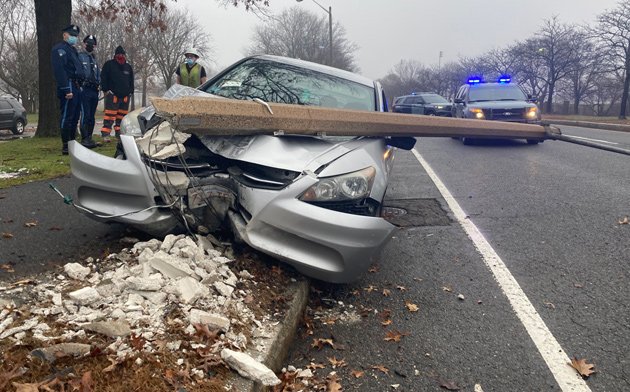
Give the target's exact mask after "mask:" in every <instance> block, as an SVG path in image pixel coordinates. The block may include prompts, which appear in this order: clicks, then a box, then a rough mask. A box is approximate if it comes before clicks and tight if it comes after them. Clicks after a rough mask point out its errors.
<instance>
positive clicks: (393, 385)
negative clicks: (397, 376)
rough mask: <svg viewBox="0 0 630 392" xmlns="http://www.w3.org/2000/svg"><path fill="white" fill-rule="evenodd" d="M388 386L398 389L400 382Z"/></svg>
mask: <svg viewBox="0 0 630 392" xmlns="http://www.w3.org/2000/svg"><path fill="white" fill-rule="evenodd" d="M390 387H392V388H393V389H398V388H400V384H392V385H390Z"/></svg>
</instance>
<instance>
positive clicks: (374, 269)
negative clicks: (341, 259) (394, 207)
mask: <svg viewBox="0 0 630 392" xmlns="http://www.w3.org/2000/svg"><path fill="white" fill-rule="evenodd" d="M626 219H627V218H626ZM368 272H370V273H375V272H378V266H376V265H373V266H371V267H370V269H369V270H368Z"/></svg>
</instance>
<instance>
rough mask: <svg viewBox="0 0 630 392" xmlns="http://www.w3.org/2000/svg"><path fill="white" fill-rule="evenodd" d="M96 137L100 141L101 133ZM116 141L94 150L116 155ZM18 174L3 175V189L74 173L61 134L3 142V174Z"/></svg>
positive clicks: (0, 168)
mask: <svg viewBox="0 0 630 392" xmlns="http://www.w3.org/2000/svg"><path fill="white" fill-rule="evenodd" d="M94 140H95V141H97V142H100V141H101V139H100V137H98V136H95V137H94ZM115 150H116V143H104V144H103V145H102V146H101V147H97V148H95V149H94V151H96V152H98V153H101V154H103V155H107V156H110V157H111V156H113V155H114V152H115ZM3 172H4V173H16V175H15V176H14V177H11V178H2V177H0V189H2V188H8V187H11V186H15V185H21V184H25V183H28V182H32V181H39V180H48V179H51V178H55V177H60V176H64V175H66V174H70V158H69V156H68V155H61V139H60V138H59V137H33V138H24V139H16V140H11V141H8V142H5V143H0V174H2V173H3Z"/></svg>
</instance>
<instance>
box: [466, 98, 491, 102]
mask: <svg viewBox="0 0 630 392" xmlns="http://www.w3.org/2000/svg"><path fill="white" fill-rule="evenodd" d="M488 101H490V100H489V99H475V100H474V101H468V102H488Z"/></svg>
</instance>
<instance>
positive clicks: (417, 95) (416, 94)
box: [396, 91, 441, 99]
mask: <svg viewBox="0 0 630 392" xmlns="http://www.w3.org/2000/svg"><path fill="white" fill-rule="evenodd" d="M422 95H440V94H438V93H431V92H426V91H425V92H421V93H415V94H407V95H401V96H399V97H396V99H398V98H406V97H419V96H422ZM440 96H441V95H440Z"/></svg>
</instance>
